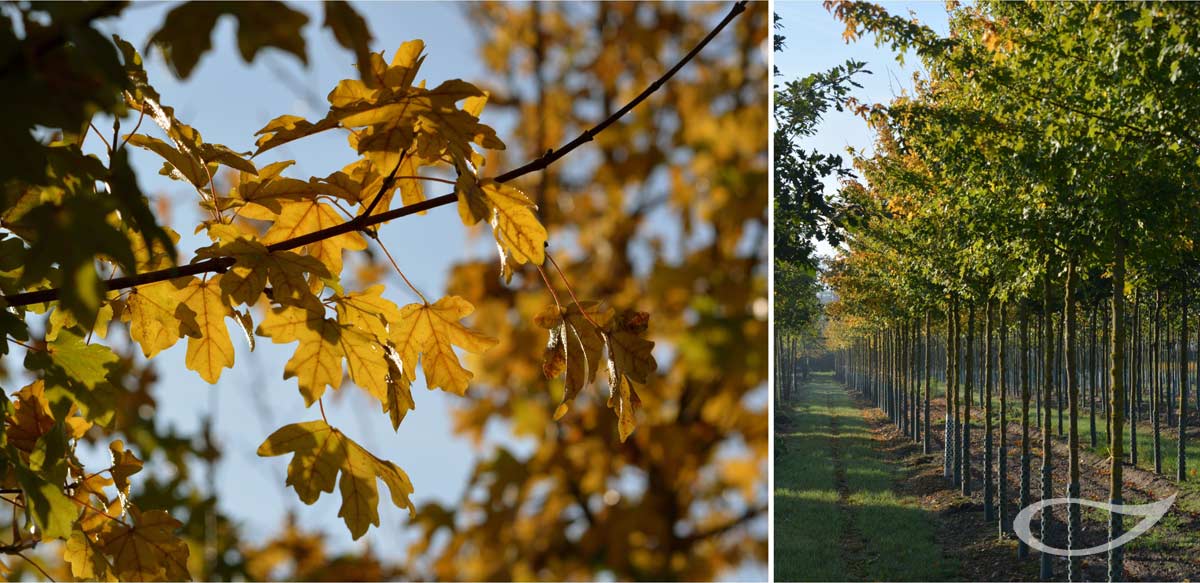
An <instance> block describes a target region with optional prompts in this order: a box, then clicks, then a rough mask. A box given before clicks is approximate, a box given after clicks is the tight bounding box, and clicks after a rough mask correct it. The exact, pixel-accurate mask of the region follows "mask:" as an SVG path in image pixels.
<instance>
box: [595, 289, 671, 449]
mask: <svg viewBox="0 0 1200 583" xmlns="http://www.w3.org/2000/svg"><path fill="white" fill-rule="evenodd" d="M649 321H650V315H649V314H647V313H646V312H632V311H625V312H622V313H621V314H620V315H619V316H617V318H616V319H615V320H614V322H613V324H614V325H613V326H612V327H611V329H610V330H609V331H608V332H607V334H606V335H605V337H606V338H607V340H608V386H609V391H610V394H609V398H608V406H609V408H611V409H613V412H614V413H616V414H617V431H618V433H619V434H620V437H621V441H622V442H624V441H625V440H626V439H627V438H628V437H629V435H630V434H631V433H633V430H634V427H635V426H636V424H637V421H636V419H635V417H634V412H635V411H636V410H637V408H638V407H639V406H640V405H641V399H640V398H639V397H638V394H637V390H636V389H634V387H633V381H637V382H639V383H642V384H645V383H646V382H648V381H649V377H650V375H651V374H652V373H653V372H654V371H655V370H657V368H658V363H657V362H655V360H654V354H653V350H654V343H653V342H651V341H649V340H646V339H644V338H642V337H641V335H642V334H644V333H645V332H646V328H647V326H648V324H649Z"/></svg>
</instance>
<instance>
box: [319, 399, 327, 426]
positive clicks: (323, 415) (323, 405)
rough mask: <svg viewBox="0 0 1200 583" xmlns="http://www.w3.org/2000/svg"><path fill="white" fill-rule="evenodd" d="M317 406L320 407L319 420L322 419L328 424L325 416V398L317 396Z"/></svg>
mask: <svg viewBox="0 0 1200 583" xmlns="http://www.w3.org/2000/svg"><path fill="white" fill-rule="evenodd" d="M317 406H318V407H320V408H321V420H322V421H324V422H325V424H326V425H329V418H328V417H326V416H325V399H324V398H321V397H318V398H317Z"/></svg>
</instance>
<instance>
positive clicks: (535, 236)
mask: <svg viewBox="0 0 1200 583" xmlns="http://www.w3.org/2000/svg"><path fill="white" fill-rule="evenodd" d="M480 188H481V190H483V194H484V196H486V197H487V200H488V203H489V204H490V205H491V207H492V233H493V235H495V237H496V243H497V245H499V247H500V262H501V263H502V264H503V263H505V262H506V261H507V259H508V257H511V258H512V259H513V260H515V261H516V262H517V264H518V265H520V264H523V263H526V262H531V263H533V264H534V265H541V264H542V263H543V262H544V261H545V260H546V236H547V235H546V227H544V226H542V223H541V221H539V220H538V218H537V215H536V214H534V212H533V211H534V209H536V208H537V205H535V204H533V201H531V200H529V198H528V197H526V196H525V194H524V193H522V192H521V191H520V190H517V189H515V188H513V187H511V186H508V185H507V184H500V183H497V182H495V181H492V180H490V179H489V180H485V181H483V183H482V185H481V187H480Z"/></svg>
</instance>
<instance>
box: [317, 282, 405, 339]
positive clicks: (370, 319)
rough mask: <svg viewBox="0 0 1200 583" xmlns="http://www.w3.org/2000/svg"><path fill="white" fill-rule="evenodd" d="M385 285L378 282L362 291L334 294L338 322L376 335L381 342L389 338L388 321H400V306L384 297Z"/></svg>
mask: <svg viewBox="0 0 1200 583" xmlns="http://www.w3.org/2000/svg"><path fill="white" fill-rule="evenodd" d="M384 289H385V288H384V286H383V285H382V284H376V285H373V286H371V287H369V288H367V289H366V290H364V291H361V292H350V293H348V294H345V295H334V296H333V298H332V299H333V301H334V302H335V304H336V305H337V313H338V322H340V323H341V324H343V325H347V326H352V327H354V328H356V329H359V330H362V331H363V332H366V333H368V334H371V335H374V336H375V338H377V339H378V340H379V341H380V342H385V341H387V339H388V329H387V324H388V322H399V321H400V318H401V317H402V316H401V314H400V307H399V306H397V305H396V304H394V303H392V301H391V300H388V299H386V298H384V297H383V291H384Z"/></svg>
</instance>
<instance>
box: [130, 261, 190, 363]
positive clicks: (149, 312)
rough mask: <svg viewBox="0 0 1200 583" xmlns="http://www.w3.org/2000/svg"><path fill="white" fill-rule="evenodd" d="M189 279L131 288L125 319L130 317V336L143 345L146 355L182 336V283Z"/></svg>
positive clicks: (163, 347) (170, 345) (161, 348)
mask: <svg viewBox="0 0 1200 583" xmlns="http://www.w3.org/2000/svg"><path fill="white" fill-rule="evenodd" d="M186 281H187V280H186V279H182V280H175V282H172V281H160V282H157V283H152V284H149V285H143V286H138V287H135V288H133V289H131V290H129V295H128V296H126V297H125V307H126V309H125V311H124V313H123V314H122V316H123V319H125V320H128V321H129V336H130V338H132V339H133V340H134V341H135V342H137V343H138V345H139V346H141V347H142V354H143V355H144V356H145V357H146V358H151V357H153V356H154V355H156V354H158V353H159V352H162V351H163V350H166V349H168V348H170V347H172V346H175V343H176V342H178V341H179V339H180V338H182V337H183V332H182V331H181V330H180V327H179V325H180V321H179V318H177V317H176V316H175V310H176V307H177V306H178V305H179V301H180V300H179V297H180V291H181V290H180V288H179V284H181V283H183V282H186Z"/></svg>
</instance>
